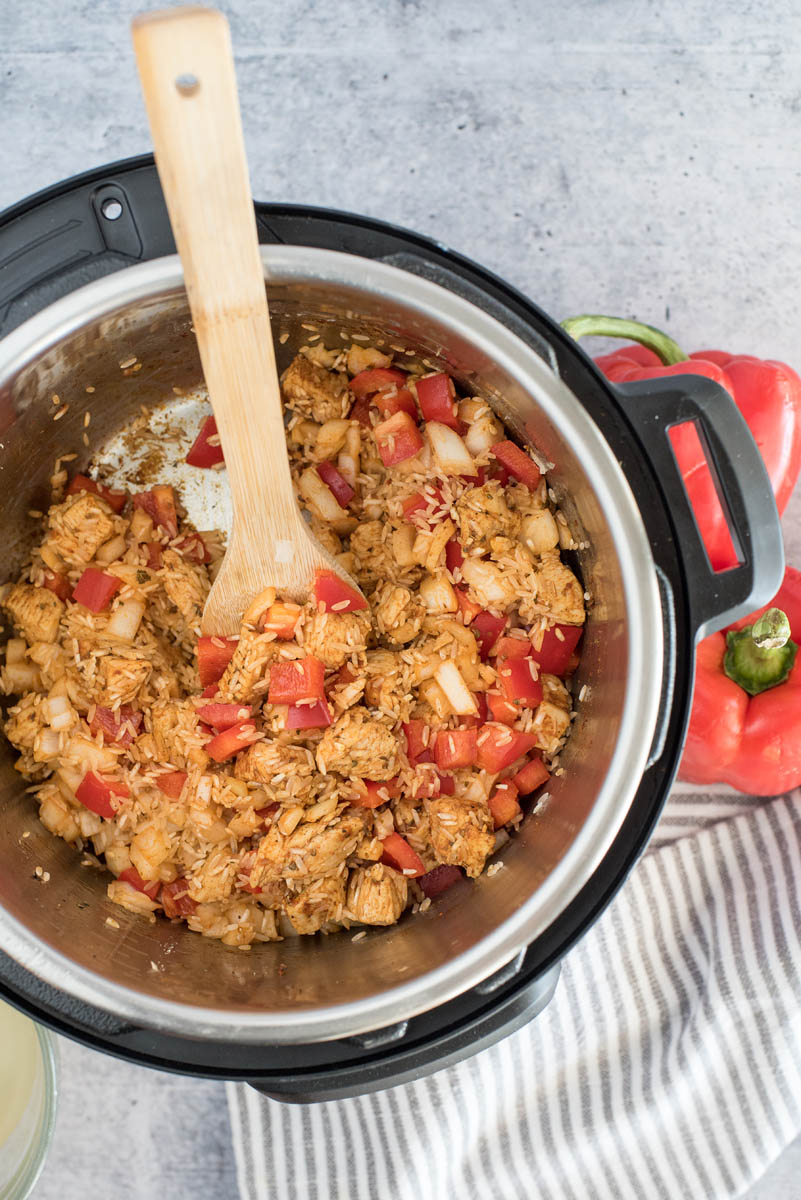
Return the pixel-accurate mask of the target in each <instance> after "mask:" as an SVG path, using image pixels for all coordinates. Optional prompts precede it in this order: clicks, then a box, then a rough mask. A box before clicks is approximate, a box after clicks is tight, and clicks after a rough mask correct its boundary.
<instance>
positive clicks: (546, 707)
mask: <svg viewBox="0 0 801 1200" xmlns="http://www.w3.org/2000/svg"><path fill="white" fill-rule="evenodd" d="M569 728H570V713H569V711H568V710H566V709H564V708H562V707H561V706H560V705H558V704H554V703H552V701H550V700H543V701H542V703H541V704H539V705H538V706H537V708H536V710H535V712H534V720H533V722H532V724H531V732H532V733H533V734H535V735H536V738H537V741H536V746H537V749H538V750H542V751H544V752H545V754H549V755H554V754H556V753H557V751H558V750H559V747H560V745H561V743H562V739H563V738H564V736H565V734H566V733H567V731H568V730H569Z"/></svg>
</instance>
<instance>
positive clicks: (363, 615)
mask: <svg viewBox="0 0 801 1200" xmlns="http://www.w3.org/2000/svg"><path fill="white" fill-rule="evenodd" d="M369 636H370V613H369V612H368V611H367V610H366V609H363V610H360V611H359V612H342V613H335V612H317V611H316V610H314V609H312V610H311V611H310V613H309V616H308V617H307V618H306V621H305V624H304V626H303V653H304V654H311V655H313V656H314V657H315V658H319V659H320V661H321V662H323V663H324V664H325V665H326V667H331V668H335V667H341V666H342V665H343V663H344V662H345V660H346V659H348V658H350V656H351V655H352V654H361V653H363V651H364V650H365V649H366V648H367V639H368V637H369Z"/></svg>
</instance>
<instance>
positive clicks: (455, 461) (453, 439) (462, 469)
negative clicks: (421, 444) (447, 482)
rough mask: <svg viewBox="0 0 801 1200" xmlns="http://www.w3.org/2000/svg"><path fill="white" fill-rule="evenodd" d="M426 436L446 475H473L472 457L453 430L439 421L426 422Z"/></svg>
mask: <svg viewBox="0 0 801 1200" xmlns="http://www.w3.org/2000/svg"><path fill="white" fill-rule="evenodd" d="M426 434H427V435H428V439H429V441H430V443H431V449H432V450H433V451H434V456H435V458H436V460H437V463H438V464H439V467H440V470H442V471H444V473H445V474H446V475H473V474H474V473H475V463H474V462H473V458H472V455H471V454H470V451H469V450H468V449H467V446H466V445H465V444H464V442H463V440H462V439H461V438H460V437H459V434H458V433H457V432H456V430H455V429H451V427H450V426H449V425H443V424H441V423H440V422H439V421H428V422H426Z"/></svg>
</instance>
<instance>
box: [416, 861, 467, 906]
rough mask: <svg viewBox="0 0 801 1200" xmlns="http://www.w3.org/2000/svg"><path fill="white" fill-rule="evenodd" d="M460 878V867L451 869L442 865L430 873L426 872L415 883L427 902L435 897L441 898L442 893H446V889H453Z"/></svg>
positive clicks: (461, 876)
mask: <svg viewBox="0 0 801 1200" xmlns="http://www.w3.org/2000/svg"><path fill="white" fill-rule="evenodd" d="M462 878H463V875H462V871H461V868H460V867H452V866H449V865H447V864H445V863H443V864H442V866H439V867H434V868H433V870H431V871H426V873H425V875H421V876H420V878H419V879H418V881H417V882H418V883H419V884H420V887H421V888H422V889H423V891H424V892H425V894H426V896H428V898H429V900H434V899H435V898H436V897H437V896H441V895H442V893H443V892H447V890H448V888H451V887H453V885H454V884H455V883H458V882H459V880H460V879H462Z"/></svg>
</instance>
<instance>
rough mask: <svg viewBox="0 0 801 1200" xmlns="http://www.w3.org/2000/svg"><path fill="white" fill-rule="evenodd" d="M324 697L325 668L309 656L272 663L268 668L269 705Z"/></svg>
mask: <svg viewBox="0 0 801 1200" xmlns="http://www.w3.org/2000/svg"><path fill="white" fill-rule="evenodd" d="M324 697H325V666H324V665H323V663H322V662H321V661H320V659H319V658H315V657H314V656H313V655H311V654H309V655H308V656H307V657H306V658H296V659H293V660H292V661H291V662H277V663H273V665H272V667H271V668H270V690H269V692H268V693H267V699H268V700H269V702H270V704H298V703H299V702H300V701H301V700H322V699H324Z"/></svg>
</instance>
